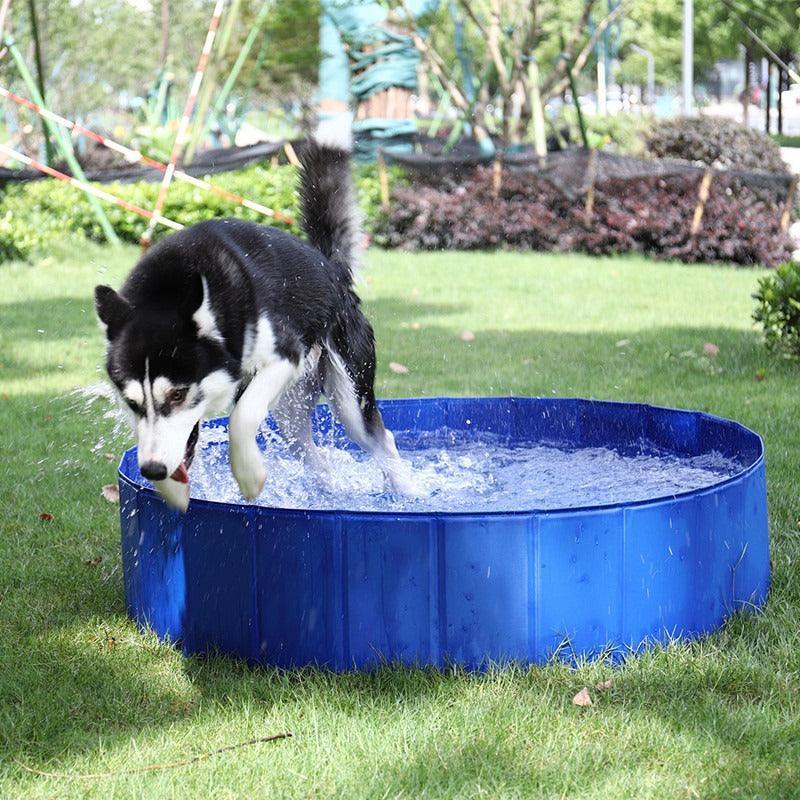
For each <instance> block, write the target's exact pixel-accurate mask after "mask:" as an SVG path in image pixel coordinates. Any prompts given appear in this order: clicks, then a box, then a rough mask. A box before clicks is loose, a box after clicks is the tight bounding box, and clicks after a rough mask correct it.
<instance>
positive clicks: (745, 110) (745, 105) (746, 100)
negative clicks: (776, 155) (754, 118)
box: [742, 45, 752, 125]
mask: <svg viewBox="0 0 800 800" xmlns="http://www.w3.org/2000/svg"><path fill="white" fill-rule="evenodd" d="M751 60H752V58H751V53H750V46H749V45H748V46H747V47H745V49H744V94H743V95H742V122H744V124H745V125H749V124H750V61H751Z"/></svg>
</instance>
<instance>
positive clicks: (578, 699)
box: [572, 686, 592, 708]
mask: <svg viewBox="0 0 800 800" xmlns="http://www.w3.org/2000/svg"><path fill="white" fill-rule="evenodd" d="M572 702H573V703H574V704H575V705H576V706H580V707H581V708H586V707H587V706H590V705H591V704H592V698H591V697H589V690H588V689H587V688H586V687H585V686H584V687H583V689H581V690H580V691H579V692H578V694H576V695H575V697H573V698H572Z"/></svg>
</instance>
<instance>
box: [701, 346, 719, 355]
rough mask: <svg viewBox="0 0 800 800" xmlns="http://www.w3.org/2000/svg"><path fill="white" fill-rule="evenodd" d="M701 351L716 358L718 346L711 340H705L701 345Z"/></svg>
mask: <svg viewBox="0 0 800 800" xmlns="http://www.w3.org/2000/svg"><path fill="white" fill-rule="evenodd" d="M703 353H704V354H705V355H707V356H709V357H710V358H716V357H717V356H718V355H719V347H717V345H715V344H714V343H713V342H706V343H705V344H704V345H703Z"/></svg>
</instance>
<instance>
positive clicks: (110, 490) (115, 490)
mask: <svg viewBox="0 0 800 800" xmlns="http://www.w3.org/2000/svg"><path fill="white" fill-rule="evenodd" d="M100 494H102V495H103V497H105V499H106V500H108V502H109V503H119V487H117V485H116V484H115V483H107V484H106V485H105V486H104V487H103V488H102V489H101V490H100Z"/></svg>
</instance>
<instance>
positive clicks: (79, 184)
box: [0, 144, 183, 231]
mask: <svg viewBox="0 0 800 800" xmlns="http://www.w3.org/2000/svg"><path fill="white" fill-rule="evenodd" d="M0 153H2V154H3V155H5V156H7V157H8V158H12V159H14V160H15V161H20V162H21V163H23V164H25V166H27V167H31V168H32V169H35V170H37V171H38V172H42V173H44V174H45V175H49V176H50V177H51V178H55V179H56V180H59V181H63V182H64V183H68V184H70V186H74V187H75V188H76V189H80V190H81V191H82V192H85V193H86V194H87V195H89V197H90V198H95V199H96V198H100V199H101V200H105V201H106V202H107V203H112V204H113V205H115V206H119V207H120V208H124V209H125V210H126V211H131V212H132V213H134V214H138V215H139V216H140V217H144V218H145V219H149V220H152V221H153V222H154V223H155V224H160V225H165V226H166V227H168V228H172V229H173V230H176V231H179V230H181V228H183V225H181V224H180V222H175V221H174V220H171V219H167V218H166V217H162V216H161V214H154V213H153V212H152V211H148V210H147V209H146V208H141V207H140V206H137V205H135V204H134V203H129V202H128V201H127V200H123V199H122V198H121V197H117V196H116V195H113V194H111V193H110V192H106V191H105V190H104V189H100V188H99V187H97V186H93V185H92V184H91V183H87V182H86V181H85V180H79V179H78V178H75V177H74V176H72V175H67V174H66V173H64V172H59V170H57V169H53V167H51V166H48V165H47V164H42V163H41V162H40V161H37V160H36V159H35V158H31V157H30V156H26V155H25V154H24V153H20V152H18V151H17V150H13V149H12V148H10V147H8V145H5V144H0Z"/></svg>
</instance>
